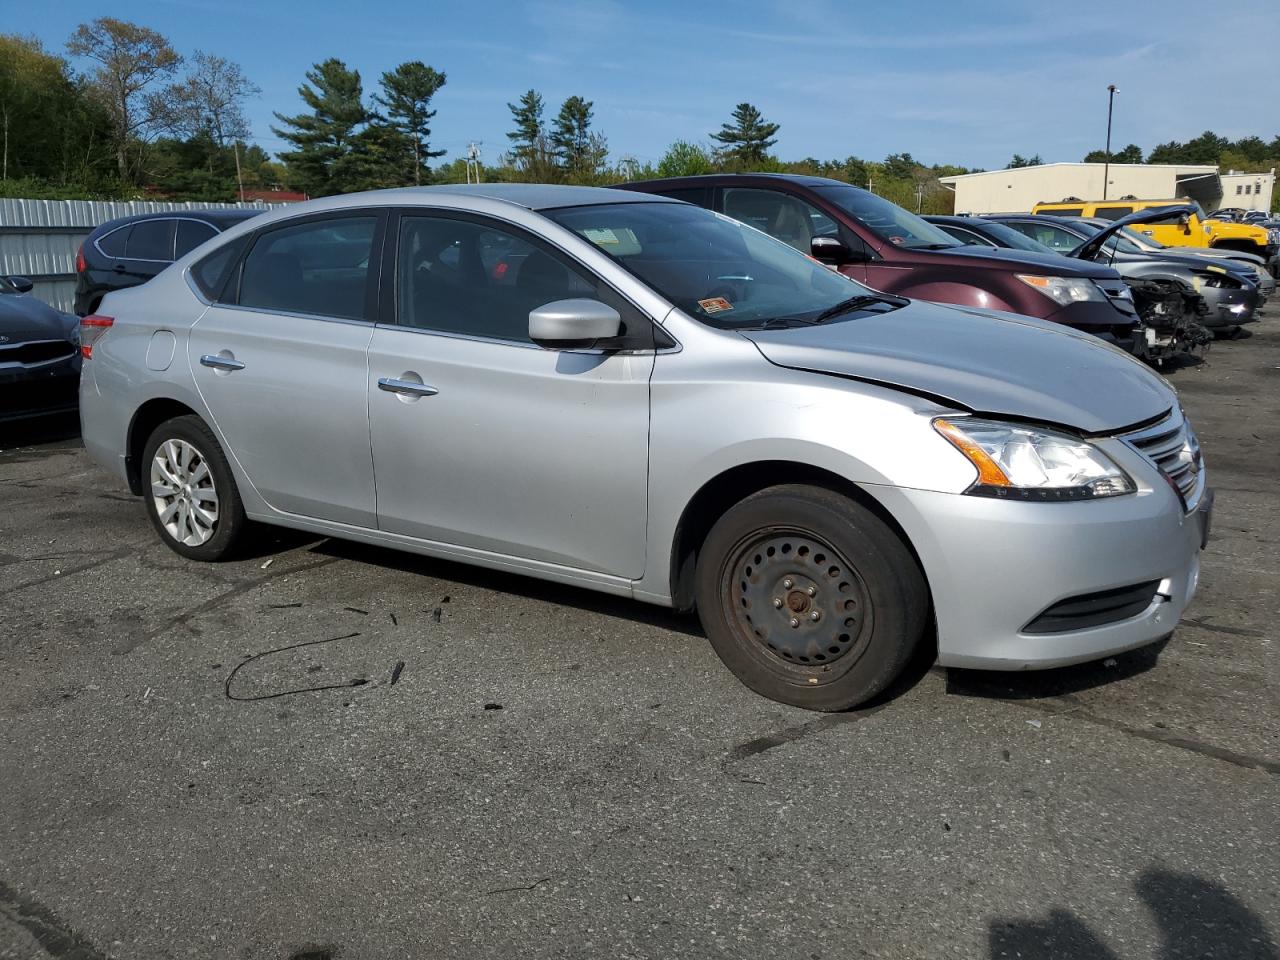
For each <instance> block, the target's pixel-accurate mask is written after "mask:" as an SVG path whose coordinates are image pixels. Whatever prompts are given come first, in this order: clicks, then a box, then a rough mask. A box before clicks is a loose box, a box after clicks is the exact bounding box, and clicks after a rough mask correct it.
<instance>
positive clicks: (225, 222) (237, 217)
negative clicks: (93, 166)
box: [93, 207, 267, 234]
mask: <svg viewBox="0 0 1280 960" xmlns="http://www.w3.org/2000/svg"><path fill="white" fill-rule="evenodd" d="M266 212H267V208H266V207H250V208H243V207H238V208H224V209H218V208H212V209H195V210H189V209H186V208H183V209H181V210H153V211H151V212H150V213H135V214H132V215H130V216H127V217H116V218H115V219H114V220H107V221H106V222H105V223H100V224H98V225H97V226H96V227H94V228H93V232H94V233H95V234H97V233H104V232H108V231H111V230H118V229H119V228H120V227H124V226H128V225H129V224H131V223H139V222H141V221H144V220H203V221H205V222H206V223H211V224H213V225H214V226H217V227H221V228H222V229H224V230H225V229H226V228H227V227H230V226H232V225H234V224H237V223H240V222H241V221H242V220H248V219H249V218H250V217H256V216H258V215H259V214H262V213H266Z"/></svg>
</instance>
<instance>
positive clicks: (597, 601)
mask: <svg viewBox="0 0 1280 960" xmlns="http://www.w3.org/2000/svg"><path fill="white" fill-rule="evenodd" d="M311 552H312V553H316V554H319V555H322V556H328V557H337V558H340V559H343V560H351V561H354V562H357V563H365V564H370V565H372V566H377V567H382V568H384V569H387V570H395V571H398V572H401V573H412V574H416V575H418V576H423V577H434V578H436V579H438V580H447V581H450V582H452V583H460V584H466V585H467V586H470V587H477V588H479V589H481V590H492V591H494V592H496V593H507V594H512V595H514V596H519V597H525V598H527V599H530V600H540V601H543V602H545V603H553V604H556V605H557V606H565V607H573V608H574V609H577V610H584V611H587V612H590V613H599V614H603V615H605V616H608V617H617V618H619V619H622V620H633V621H635V622H637V623H645V624H649V625H651V626H654V627H658V628H660V629H663V630H670V631H673V632H676V633H683V634H686V635H688V636H690V637H697V638H699V639H705V638H706V634H704V633H703V632H702V627H701V625H700V624H699V623H698V619H697V617H695V616H694V615H692V614H682V613H677V612H676V611H674V610H669V609H667V608H665V607H659V606H655V605H653V604H648V603H642V602H641V601H639V600H632V599H630V598H628V597H617V596H613V595H611V594H607V593H599V592H597V591H595V590H588V589H586V588H584V587H574V586H570V585H568V584H561V583H553V582H552V581H550V580H539V579H537V578H535V577H528V576H525V575H523V574H519V573H508V572H506V571H501V570H490V569H488V568H486V567H477V566H473V565H471V564H468V563H461V562H457V561H452V560H439V559H436V558H434V557H424V556H422V555H420V554H416V553H407V552H405V551H403V550H395V549H392V548H390V547H377V546H372V545H369V544H364V543H356V542H355V541H351V540H322V541H320V542H319V543H317V544H316V545H315V546H313V547H312V548H311Z"/></svg>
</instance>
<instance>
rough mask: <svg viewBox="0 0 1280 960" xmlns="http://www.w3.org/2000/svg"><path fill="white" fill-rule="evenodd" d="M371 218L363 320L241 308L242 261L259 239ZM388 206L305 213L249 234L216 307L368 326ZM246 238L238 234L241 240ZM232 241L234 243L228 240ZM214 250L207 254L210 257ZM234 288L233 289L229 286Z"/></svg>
mask: <svg viewBox="0 0 1280 960" xmlns="http://www.w3.org/2000/svg"><path fill="white" fill-rule="evenodd" d="M369 217H373V218H374V225H373V244H372V246H371V247H370V249H369V269H368V270H367V271H366V272H365V287H364V316H363V317H358V318H357V317H328V316H325V315H324V314H320V313H303V312H300V311H295V310H268V309H266V308H264V307H245V306H241V305H240V302H239V301H240V280H241V277H242V276H243V269H242V268H243V267H244V262H245V260H246V259H247V258H248V256H249V254H250V253H252V252H253V248H254V247H255V246H256V245H257V243H258V241H259V240H261V239H262V237H263V235H264V234H267V233H273V232H275V231H276V230H280V229H287V228H291V227H298V226H302V225H304V224H307V223H314V222H316V221H319V220H339V219H343V220H345V219H351V218H360V219H367V218H369ZM387 221H388V208H387V207H351V208H346V207H344V208H342V209H340V210H324V211H318V212H316V213H308V214H304V215H302V216H298V217H289V218H288V219H286V220H273V221H272V222H271V223H269V224H266V225H264V226H262V227H258V228H257V229H255V230H253V231H251V232H250V233H249V234H248V235H247V236H248V243H246V244H245V246H244V249H243V250H241V251H240V254H239V256H237V257H236V259H235V262H234V263H233V264H232V265H231V269H230V270H229V271H228V272H227V276H226V277H225V278H224V279H223V281H222V284H221V286H222V289H221V290H220V291H219V294H220V297H219V299H217V300H216V301H214V302H215V303H216V305H217V306H219V307H225V308H226V309H228V310H242V311H245V312H248V313H265V314H269V315H272V316H281V317H302V318H303V319H307V320H320V321H323V322H326V323H346V324H356V325H359V326H371V325H372V324H373V323H374V322H375V318H376V317H377V316H378V299H379V296H378V291H379V288H380V287H381V285H382V268H383V264H384V261H385V256H384V253H385V251H384V244H385V240H386V236H387V232H386V231H387ZM244 236H245V235H244V234H241V238H243V237H244ZM228 242H234V241H228ZM212 253H213V251H210V254H212ZM188 281H189V282H190V283H192V285H194V281H193V280H191V278H190V277H189V276H188ZM232 286H234V290H232V289H231V287H232ZM227 293H231V294H232V297H231V298H226V297H225V296H223V295H225V294H227Z"/></svg>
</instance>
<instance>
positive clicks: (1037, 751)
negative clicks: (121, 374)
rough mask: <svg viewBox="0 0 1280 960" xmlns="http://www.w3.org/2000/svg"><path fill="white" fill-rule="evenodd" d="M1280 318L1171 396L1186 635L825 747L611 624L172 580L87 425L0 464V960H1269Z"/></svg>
mask: <svg viewBox="0 0 1280 960" xmlns="http://www.w3.org/2000/svg"><path fill="white" fill-rule="evenodd" d="M1275 313H1276V311H1275V310H1274V309H1273V311H1272V314H1273V315H1272V316H1271V317H1270V318H1269V319H1264V320H1263V321H1262V322H1261V323H1259V324H1257V325H1256V326H1255V327H1254V328H1253V334H1254V335H1253V336H1252V337H1250V338H1248V339H1242V340H1237V341H1232V342H1224V343H1219V344H1217V345H1215V347H1214V349H1213V350H1212V352H1211V353H1210V354H1209V356H1208V359H1207V362H1205V363H1203V364H1200V365H1196V366H1186V367H1183V368H1181V369H1179V370H1176V371H1173V372H1172V373H1171V374H1170V377H1171V379H1172V381H1173V382H1174V383H1175V384H1176V385H1177V386H1178V388H1179V389H1180V391H1181V393H1182V397H1183V400H1184V403H1185V405H1186V407H1187V409H1188V411H1189V413H1190V415H1191V416H1192V418H1193V420H1194V422H1195V423H1196V426H1197V428H1198V431H1199V433H1200V436H1201V440H1202V443H1203V446H1204V449H1205V455H1206V457H1207V460H1208V464H1209V470H1210V471H1211V478H1212V482H1213V483H1214V484H1215V485H1216V486H1217V489H1218V501H1217V511H1218V512H1217V515H1216V520H1215V527H1214V535H1213V538H1212V540H1211V542H1210V545H1209V548H1208V551H1207V554H1206V557H1205V561H1204V577H1203V583H1202V587H1201V592H1200V595H1199V597H1198V598H1197V600H1196V602H1195V604H1194V605H1193V606H1192V608H1191V609H1190V610H1189V611H1188V612H1187V615H1186V619H1185V620H1184V622H1183V623H1182V624H1181V625H1180V626H1179V628H1178V630H1177V632H1176V633H1175V634H1174V636H1173V637H1172V639H1171V640H1170V641H1168V642H1167V643H1166V644H1164V645H1163V646H1160V647H1158V648H1148V649H1146V650H1141V651H1136V652H1134V653H1132V654H1128V655H1126V656H1122V657H1118V658H1116V659H1115V660H1114V661H1113V662H1111V663H1102V664H1092V665H1086V666H1083V667H1078V668H1071V669H1068V670H1062V671H1056V672H1053V673H1042V674H1023V675H1000V674H983V673H974V672H962V671H943V670H940V669H936V668H930V666H929V665H928V664H922V665H921V666H920V669H918V670H916V671H914V672H913V673H912V675H911V676H910V677H909V678H908V679H907V680H906V681H905V682H904V683H903V684H901V685H900V686H899V688H898V689H896V690H895V691H894V695H893V696H892V697H891V698H888V699H886V700H885V701H884V702H882V703H879V704H877V705H875V706H874V707H873V708H870V709H866V710H862V711H859V712H855V713H850V714H844V715H834V716H819V715H815V714H807V713H803V712H801V711H797V710H794V709H791V708H788V707H783V706H780V705H778V704H774V703H770V702H768V701H766V700H763V699H760V698H758V697H756V696H754V695H752V694H751V693H749V692H748V691H747V690H746V689H744V688H743V687H741V686H740V685H739V684H738V683H737V682H736V681H735V680H734V679H733V678H732V677H730V676H729V674H728V673H727V672H726V671H725V670H724V669H723V668H722V667H721V666H720V664H719V662H718V661H717V660H716V658H715V657H714V655H713V654H712V653H711V650H710V649H709V647H708V645H707V643H706V641H705V639H704V638H703V637H702V636H701V634H700V632H699V629H698V627H697V624H696V622H695V621H693V620H691V619H687V618H683V617H678V616H675V615H672V614H669V613H666V612H664V611H662V610H660V609H657V608H652V607H648V606H643V605H640V604H636V603H631V602H628V601H623V600H617V599H612V598H608V597H603V596H599V595H596V594H591V593H587V592H583V591H579V590H575V589H572V588H568V587H560V586H554V585H548V584H543V583H539V582H535V581H532V580H527V579H523V578H520V577H514V576H509V575H503V574H496V573H489V572H485V571H479V570H475V569H469V568H466V567H462V566H458V565H453V564H447V563H438V562H434V561H429V560H424V559H421V558H416V557H412V556H407V555H403V554H397V553H393V552H390V551H383V550H375V549H370V548H366V547H359V546H355V545H350V544H344V543H338V542H333V541H324V540H320V541H317V540H313V539H308V538H305V537H300V536H295V535H293V534H289V533H284V532H281V533H280V534H279V535H277V536H273V537H271V538H268V539H267V540H266V541H265V542H264V544H263V545H262V547H261V548H260V549H259V550H258V551H257V552H256V553H255V554H254V555H253V556H251V557H249V558H246V559H244V560H242V561H238V562H236V563H232V564H227V565H220V566H200V565H196V564H192V563H189V562H186V561H184V560H182V559H181V558H179V557H178V556H176V555H175V554H173V553H171V552H170V551H168V550H167V549H166V548H165V547H163V546H162V545H161V544H160V543H159V542H158V541H157V539H156V537H155V535H154V534H153V532H152V530H151V527H150V526H149V524H148V523H147V521H146V518H145V516H144V514H143V510H142V506H141V504H140V503H139V502H138V501H136V500H134V499H133V498H131V497H129V496H128V495H127V492H126V491H124V490H121V489H119V488H118V486H117V485H116V484H115V483H114V482H113V481H112V480H111V479H110V478H108V477H107V476H106V475H105V474H104V473H103V472H101V471H100V470H98V469H97V468H96V467H95V466H94V465H93V464H92V463H91V462H90V461H89V459H88V458H87V457H86V455H85V454H84V452H83V450H82V449H81V447H80V444H79V442H78V439H77V438H76V437H75V434H74V424H68V423H65V422H62V423H52V424H42V425H38V426H37V427H34V428H30V427H29V428H26V429H24V430H23V431H22V432H21V433H20V434H16V435H12V434H11V435H10V436H9V438H8V440H7V441H5V442H3V443H0V678H2V680H0V957H3V958H23V960H25V958H46V957H54V958H60V960H102V958H106V957H113V958H153V957H154V958H161V957H174V958H177V957H183V958H186V957H201V958H203V957H207V958H272V960H286V958H294V960H320V958H341V960H351V958H388V957H431V958H453V957H458V958H462V957H517V956H518V957H523V958H530V957H583V958H587V957H591V958H595V957H609V958H613V960H622V958H650V957H652V958H669V957H719V956H724V957H757V956H768V957H774V958H779V960H782V958H803V960H819V958H852V957H885V958H924V957H928V958H934V957H960V958H970V957H972V958H988V957H989V958H997V957H1022V958H1045V960H1048V958H1063V957H1066V958H1073V960H1130V958H1162V960H1184V958H1185V960H1190V958H1203V957H1214V958H1232V960H1241V958H1246V960H1247V958H1266V960H1278V958H1280V947H1277V941H1278V939H1280V826H1278V819H1280V817H1278V814H1280V735H1278V731H1277V719H1278V716H1280V696H1278V694H1280V669H1278V667H1277V663H1278V657H1280V650H1278V649H1277V648H1278V647H1280V643H1277V642H1276V641H1277V640H1278V639H1280V626H1278V625H1277V624H1280V589H1278V588H1277V584H1280V557H1278V550H1277V544H1278V543H1280V485H1277V475H1278V474H1280V454H1278V453H1277V451H1280V321H1278V320H1277V319H1276V317H1275V316H1274V314H1275ZM304 643H305V644H309V645H307V646H300V647H295V648H294V649H290V650H286V651H283V652H278V653H269V654H268V655H266V656H261V657H258V658H257V659H253V660H249V661H248V662H245V661H246V660H247V658H250V657H252V656H254V655H256V654H262V653H264V652H267V651H272V650H276V649H277V648H282V647H288V646H290V645H294V644H304ZM399 664H403V666H402V667H401V669H400V672H399V674H398V678H397V680H396V681H395V682H394V683H393V682H392V676H393V673H394V672H395V670H396V667H397V665H399ZM237 667H239V669H238V670H237ZM233 670H236V673H235V676H234V677H232V676H231V674H232V671H233ZM353 681H365V682H363V683H361V684H359V685H353ZM315 687H323V688H324V689H318V690H304V688H315ZM298 691H303V692H298ZM233 698H234V699H233Z"/></svg>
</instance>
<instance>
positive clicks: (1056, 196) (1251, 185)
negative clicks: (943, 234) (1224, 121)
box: [941, 163, 1276, 214]
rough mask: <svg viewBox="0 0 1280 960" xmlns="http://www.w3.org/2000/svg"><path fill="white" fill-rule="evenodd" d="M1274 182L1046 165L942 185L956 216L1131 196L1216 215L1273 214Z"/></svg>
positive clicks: (1126, 167)
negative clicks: (1186, 202)
mask: <svg viewBox="0 0 1280 960" xmlns="http://www.w3.org/2000/svg"><path fill="white" fill-rule="evenodd" d="M1104 170H1105V172H1106V173H1105V175H1106V185H1105V192H1104V185H1103V176H1104ZM1275 179H1276V178H1275V171H1274V170H1273V171H1272V172H1271V173H1248V174H1239V173H1234V172H1233V173H1227V174H1220V173H1219V172H1218V168H1217V167H1216V166H1210V165H1204V166H1201V165H1193V164H1174V163H1168V164H1165V163H1113V164H1111V165H1110V167H1109V168H1108V167H1107V166H1106V165H1104V164H1101V163H1045V164H1041V165H1039V166H1035V167H1015V168H1014V169H1012V170H988V171H986V172H984V173H965V174H960V175H959V176H954V177H942V178H941V182H942V183H943V185H944V186H946V187H947V188H948V189H950V190H952V191H953V192H954V193H955V195H956V206H955V209H956V213H976V214H983V213H1024V212H1026V211H1028V210H1030V209H1031V208H1032V207H1033V206H1035V205H1036V204H1037V203H1054V202H1057V201H1059V200H1065V199H1066V198H1068V197H1078V198H1079V199H1081V200H1102V199H1109V200H1118V199H1119V198H1121V197H1129V196H1132V197H1137V198H1138V199H1139V200H1173V199H1175V198H1182V197H1185V198H1187V199H1190V200H1195V201H1197V202H1198V203H1199V204H1200V206H1201V207H1203V208H1204V209H1205V212H1207V213H1212V212H1213V211H1214V210H1217V209H1219V208H1221V207H1243V208H1244V209H1246V210H1270V209H1271V193H1272V189H1273V188H1274V186H1275ZM1237 188H1239V189H1238V191H1237ZM1246 191H1247V192H1246Z"/></svg>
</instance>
